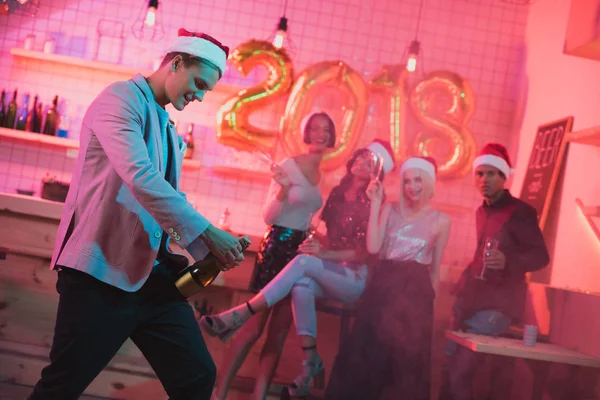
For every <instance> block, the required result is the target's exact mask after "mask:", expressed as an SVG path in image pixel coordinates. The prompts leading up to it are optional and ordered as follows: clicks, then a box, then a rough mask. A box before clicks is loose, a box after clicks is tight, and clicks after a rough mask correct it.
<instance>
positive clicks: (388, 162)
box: [367, 139, 396, 174]
mask: <svg viewBox="0 0 600 400" xmlns="http://www.w3.org/2000/svg"><path fill="white" fill-rule="evenodd" d="M367 149H368V150H370V151H372V152H373V153H375V154H377V155H378V156H379V157H381V159H382V161H383V173H384V174H387V173H388V172H390V171H391V170H393V169H394V167H395V166H396V164H395V162H394V150H392V145H391V144H390V142H388V141H386V140H381V139H375V140H373V143H371V144H370V145H368V146H367Z"/></svg>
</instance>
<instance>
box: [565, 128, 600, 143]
mask: <svg viewBox="0 0 600 400" xmlns="http://www.w3.org/2000/svg"><path fill="white" fill-rule="evenodd" d="M565 139H566V141H567V142H569V143H580V144H587V145H590V146H596V147H600V127H594V128H589V129H584V130H581V131H577V132H570V133H568V134H567V136H566V137H565Z"/></svg>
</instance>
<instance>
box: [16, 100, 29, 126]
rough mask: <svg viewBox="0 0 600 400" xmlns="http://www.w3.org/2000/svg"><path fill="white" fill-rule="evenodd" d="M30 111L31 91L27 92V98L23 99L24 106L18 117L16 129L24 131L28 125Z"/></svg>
mask: <svg viewBox="0 0 600 400" xmlns="http://www.w3.org/2000/svg"><path fill="white" fill-rule="evenodd" d="M28 113H29V93H25V100H23V107H22V108H21V112H20V113H19V116H18V117H17V124H16V126H15V129H16V130H18V131H24V130H25V128H26V127H27V114H28Z"/></svg>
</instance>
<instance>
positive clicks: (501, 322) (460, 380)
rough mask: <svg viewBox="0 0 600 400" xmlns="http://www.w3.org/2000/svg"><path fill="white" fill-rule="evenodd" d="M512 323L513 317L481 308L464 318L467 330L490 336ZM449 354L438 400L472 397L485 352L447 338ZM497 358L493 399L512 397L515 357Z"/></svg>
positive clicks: (499, 332) (492, 384)
mask: <svg viewBox="0 0 600 400" xmlns="http://www.w3.org/2000/svg"><path fill="white" fill-rule="evenodd" d="M510 323H511V320H510V318H509V317H507V316H505V315H503V314H502V313H500V312H498V311H494V310H484V311H479V312H477V313H476V314H475V315H474V316H472V317H471V318H469V319H468V320H466V321H463V325H464V327H465V328H466V331H467V332H470V333H476V334H482V335H489V336H499V335H501V334H503V333H505V332H506V331H507V330H508V329H509V328H510ZM446 356H447V365H446V366H445V370H446V371H445V372H444V375H445V376H444V380H443V384H442V388H441V390H440V396H439V398H438V400H472V399H473V379H474V378H475V376H476V373H477V372H478V370H479V367H480V366H481V364H482V362H483V361H484V355H483V354H480V353H475V352H473V351H471V350H469V349H467V348H464V347H462V346H459V345H457V344H456V343H454V342H451V341H447V343H446ZM494 361H495V362H494V371H493V373H492V381H491V384H490V387H489V388H490V391H489V392H490V393H489V399H492V400H509V399H510V390H511V389H512V387H511V382H510V379H511V377H512V371H513V368H514V359H512V358H510V357H500V356H497V357H496V359H495V360H494Z"/></svg>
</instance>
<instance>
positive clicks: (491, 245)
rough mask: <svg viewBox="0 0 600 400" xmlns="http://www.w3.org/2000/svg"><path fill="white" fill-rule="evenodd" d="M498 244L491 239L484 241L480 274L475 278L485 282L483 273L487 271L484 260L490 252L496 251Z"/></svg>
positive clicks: (496, 240) (495, 240)
mask: <svg viewBox="0 0 600 400" xmlns="http://www.w3.org/2000/svg"><path fill="white" fill-rule="evenodd" d="M498 244H499V242H498V239H495V238H491V237H488V238H487V239H485V242H484V243H483V262H482V266H481V273H480V274H479V275H478V276H476V278H477V279H479V280H482V281H485V272H486V271H487V268H486V266H485V259H486V258H488V257H489V256H490V250H497V249H498Z"/></svg>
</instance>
